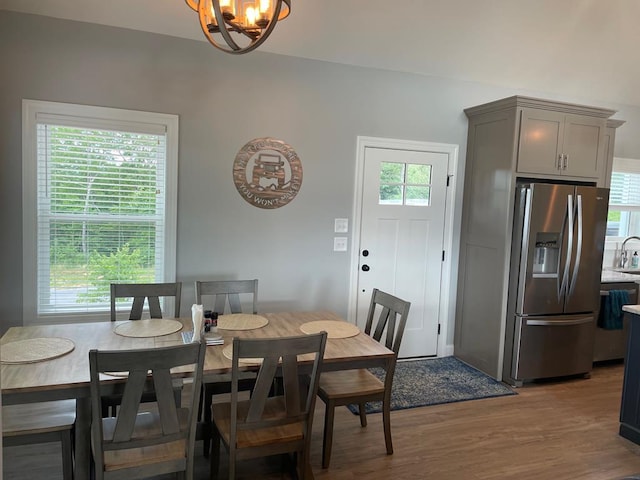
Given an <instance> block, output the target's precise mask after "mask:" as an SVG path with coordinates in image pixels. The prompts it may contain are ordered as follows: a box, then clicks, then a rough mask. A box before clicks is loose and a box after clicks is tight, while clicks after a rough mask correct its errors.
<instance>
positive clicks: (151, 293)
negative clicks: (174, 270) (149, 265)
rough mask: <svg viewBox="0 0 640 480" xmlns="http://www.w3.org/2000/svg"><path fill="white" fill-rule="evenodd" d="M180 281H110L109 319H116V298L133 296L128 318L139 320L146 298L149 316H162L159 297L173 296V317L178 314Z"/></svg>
mask: <svg viewBox="0 0 640 480" xmlns="http://www.w3.org/2000/svg"><path fill="white" fill-rule="evenodd" d="M181 293H182V282H173V283H112V284H111V321H112V322H115V321H116V313H117V310H116V300H117V299H118V298H133V303H132V305H131V312H130V313H129V320H140V319H141V318H142V310H143V308H144V301H145V299H147V303H148V305H149V315H150V317H151V318H162V309H161V308H160V297H173V298H174V302H175V308H174V312H173V318H178V317H179V316H180V296H181Z"/></svg>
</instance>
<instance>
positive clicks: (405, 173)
mask: <svg viewBox="0 0 640 480" xmlns="http://www.w3.org/2000/svg"><path fill="white" fill-rule="evenodd" d="M430 196H431V165H423V164H414V163H395V162H382V164H381V166H380V196H379V202H380V205H417V206H428V205H429V204H430Z"/></svg>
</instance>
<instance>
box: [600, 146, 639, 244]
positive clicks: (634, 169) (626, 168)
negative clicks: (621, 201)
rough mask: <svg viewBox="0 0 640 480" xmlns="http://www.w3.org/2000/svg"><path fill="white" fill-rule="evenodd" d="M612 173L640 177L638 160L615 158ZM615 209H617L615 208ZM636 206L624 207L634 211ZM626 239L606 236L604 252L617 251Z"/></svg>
mask: <svg viewBox="0 0 640 480" xmlns="http://www.w3.org/2000/svg"><path fill="white" fill-rule="evenodd" d="M612 172H624V173H634V174H638V175H640V160H638V159H635V158H620V157H615V158H614V159H613V166H612ZM613 206H614V207H626V206H621V205H613ZM611 207H612V205H611V203H609V209H610V208H611ZM616 209H617V208H616ZM637 209H638V206H634V207H631V208H629V207H626V208H625V210H630V211H636V210H637ZM625 238H626V237H619V236H612V235H609V236H606V237H605V247H604V248H605V250H618V249H619V248H620V245H621V244H622V242H623V241H624V239H625Z"/></svg>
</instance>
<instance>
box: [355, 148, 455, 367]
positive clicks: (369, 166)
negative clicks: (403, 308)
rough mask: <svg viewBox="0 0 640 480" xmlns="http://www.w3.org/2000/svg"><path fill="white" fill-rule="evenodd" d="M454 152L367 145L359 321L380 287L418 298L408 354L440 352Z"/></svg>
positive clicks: (406, 340) (405, 346)
mask: <svg viewBox="0 0 640 480" xmlns="http://www.w3.org/2000/svg"><path fill="white" fill-rule="evenodd" d="M448 167H449V154H448V153H447V152H443V151H437V150H436V151H416V150H409V149H407V150H404V149H391V148H377V147H369V146H367V147H366V148H365V151H364V168H363V185H362V188H361V192H362V201H361V209H362V210H361V215H360V222H361V223H360V245H359V247H360V248H359V262H358V268H359V270H358V280H357V286H358V290H357V311H356V322H357V325H358V326H360V327H361V328H363V327H364V324H365V321H366V315H367V310H368V308H369V302H370V300H371V292H372V290H373V288H378V289H380V290H384V291H386V292H388V293H391V294H393V295H396V296H398V297H400V298H402V299H404V300H408V301H410V302H411V308H410V311H409V319H408V321H407V326H406V328H405V332H404V336H403V339H402V346H401V349H400V357H405V358H406V357H419V356H433V355H436V354H437V346H438V323H439V312H440V289H441V287H440V285H441V275H442V261H443V258H442V256H443V244H444V227H445V205H446V197H447V195H446V193H447V172H448Z"/></svg>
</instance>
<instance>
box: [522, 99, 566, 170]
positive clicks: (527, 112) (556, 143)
mask: <svg viewBox="0 0 640 480" xmlns="http://www.w3.org/2000/svg"><path fill="white" fill-rule="evenodd" d="M521 115H522V116H521V121H520V141H519V144H518V169H517V170H518V173H537V174H551V175H559V174H561V170H560V168H561V166H562V164H561V160H562V158H561V154H562V140H563V133H564V117H565V115H564V114H563V113H560V112H550V111H548V110H536V109H532V108H524V109H522V114H521Z"/></svg>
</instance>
